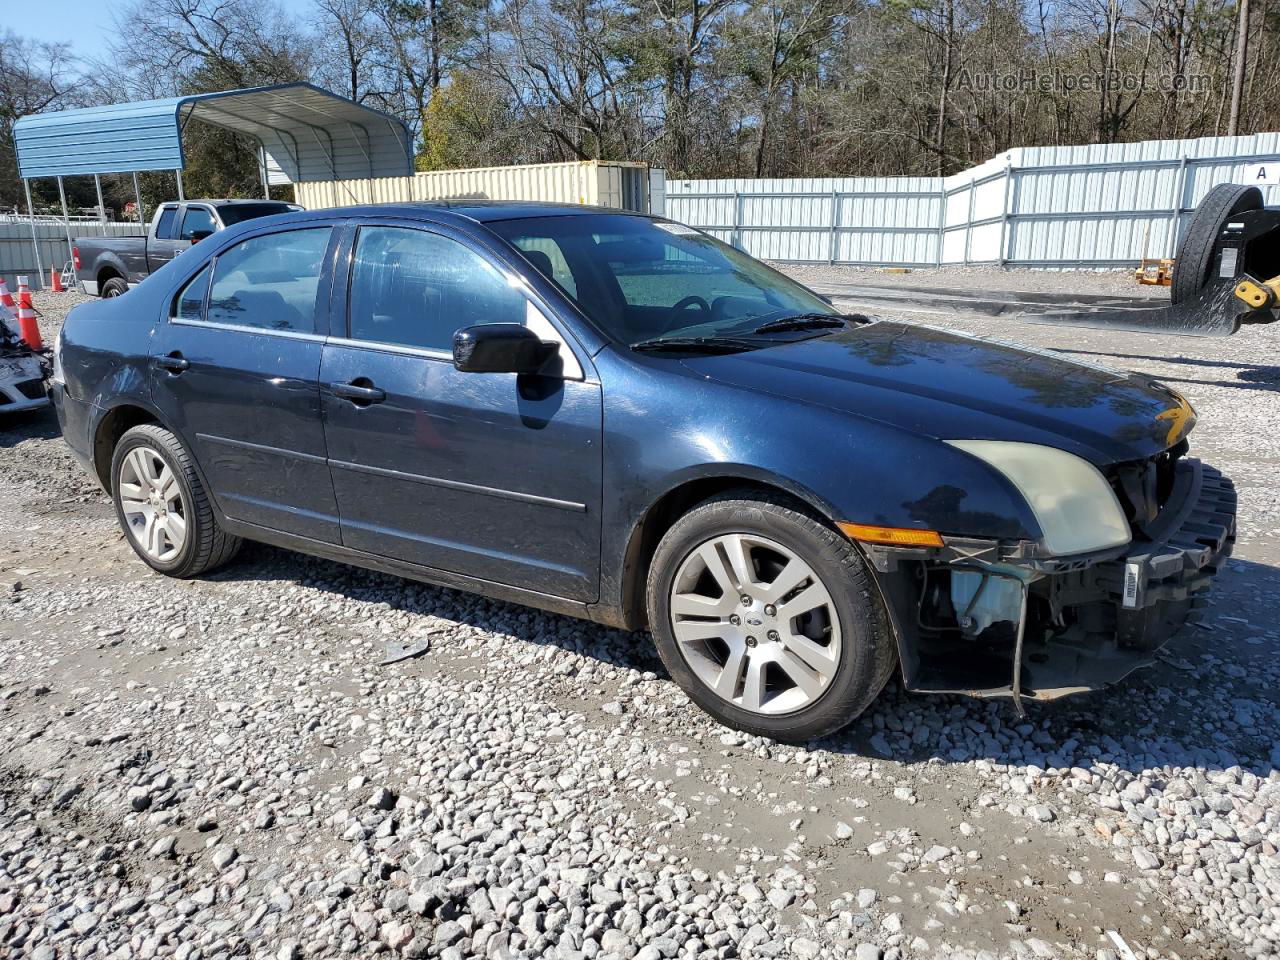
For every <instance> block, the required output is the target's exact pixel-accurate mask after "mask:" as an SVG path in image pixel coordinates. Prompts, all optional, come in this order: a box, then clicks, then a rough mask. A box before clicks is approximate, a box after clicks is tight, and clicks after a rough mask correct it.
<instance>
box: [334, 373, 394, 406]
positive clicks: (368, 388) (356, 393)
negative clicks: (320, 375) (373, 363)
mask: <svg viewBox="0 0 1280 960" xmlns="http://www.w3.org/2000/svg"><path fill="white" fill-rule="evenodd" d="M361 381H363V382H361ZM329 392H330V393H332V394H333V395H334V396H335V397H341V398H342V399H343V400H350V401H351V402H352V403H354V404H356V405H357V406H368V405H369V404H371V403H381V402H382V401H383V400H385V399H387V391H385V390H383V389H381V388H379V387H375V386H374V385H373V384H372V383H371V382H370V381H369V380H366V379H365V378H364V377H360V378H359V379H357V380H355V381H353V382H351V383H331V384H329Z"/></svg>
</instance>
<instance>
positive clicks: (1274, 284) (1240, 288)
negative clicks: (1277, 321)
mask: <svg viewBox="0 0 1280 960" xmlns="http://www.w3.org/2000/svg"><path fill="white" fill-rule="evenodd" d="M1236 296H1237V297H1238V298H1240V299H1241V300H1242V301H1244V303H1245V305H1246V306H1248V307H1249V309H1251V310H1266V309H1267V308H1268V307H1274V306H1275V305H1276V304H1277V303H1280V277H1272V278H1271V279H1270V280H1266V281H1263V280H1256V279H1254V278H1253V277H1251V276H1249V275H1248V274H1245V276H1244V278H1243V279H1242V280H1241V281H1240V282H1239V283H1238V284H1236Z"/></svg>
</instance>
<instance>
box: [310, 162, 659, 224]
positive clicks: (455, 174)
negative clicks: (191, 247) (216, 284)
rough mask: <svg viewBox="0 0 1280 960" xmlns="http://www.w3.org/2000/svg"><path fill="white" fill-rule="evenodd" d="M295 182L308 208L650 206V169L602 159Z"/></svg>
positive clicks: (645, 207) (637, 209)
mask: <svg viewBox="0 0 1280 960" xmlns="http://www.w3.org/2000/svg"><path fill="white" fill-rule="evenodd" d="M293 186H294V195H295V196H296V197H297V201H298V203H300V204H302V205H303V206H304V207H306V208H307V209H308V210H318V209H323V208H325V207H345V206H350V205H351V204H358V203H405V202H408V201H413V200H541V201H546V202H552V203H582V204H589V205H592V206H601V207H617V208H619V209H622V210H636V211H640V212H648V210H649V168H648V167H647V166H645V165H644V164H642V163H616V162H612V161H603V160H585V161H581V162H575V163H538V164H527V165H524V166H513V167H476V168H473V169H468V170H433V171H431V172H429V173H418V174H414V175H413V176H411V177H381V178H377V179H366V180H320V181H306V182H302V183H295V184H294V185H293Z"/></svg>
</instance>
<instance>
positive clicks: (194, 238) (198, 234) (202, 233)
mask: <svg viewBox="0 0 1280 960" xmlns="http://www.w3.org/2000/svg"><path fill="white" fill-rule="evenodd" d="M212 236H213V231H212V230H192V231H191V242H192V243H199V242H200V241H201V240H204V239H206V238H208V237H212Z"/></svg>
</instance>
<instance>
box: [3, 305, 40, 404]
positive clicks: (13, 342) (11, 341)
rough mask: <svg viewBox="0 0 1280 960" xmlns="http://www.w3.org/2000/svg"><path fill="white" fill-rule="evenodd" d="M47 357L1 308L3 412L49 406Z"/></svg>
mask: <svg viewBox="0 0 1280 960" xmlns="http://www.w3.org/2000/svg"><path fill="white" fill-rule="evenodd" d="M45 363H46V362H45V359H44V356H43V355H42V354H40V353H37V352H36V351H35V350H33V349H31V347H29V346H27V344H26V343H25V342H24V341H23V340H22V338H21V337H20V336H19V335H18V331H17V330H16V328H15V327H13V326H10V321H9V319H8V317H6V316H5V315H4V308H3V307H0V414H4V413H20V412H23V411H27V410H36V409H39V408H40V407H44V406H47V405H48V403H49V397H48V393H47V392H46V390H45V372H46V370H45Z"/></svg>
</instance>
